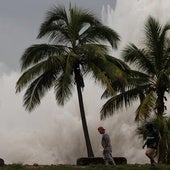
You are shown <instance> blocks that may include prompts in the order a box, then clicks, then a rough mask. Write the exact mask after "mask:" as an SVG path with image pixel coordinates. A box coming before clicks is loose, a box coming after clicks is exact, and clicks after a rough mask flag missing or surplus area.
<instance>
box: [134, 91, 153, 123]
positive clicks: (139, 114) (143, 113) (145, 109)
mask: <svg viewBox="0 0 170 170" xmlns="http://www.w3.org/2000/svg"><path fill="white" fill-rule="evenodd" d="M155 104H156V96H155V92H154V91H150V93H149V94H148V95H146V96H145V98H144V99H143V101H142V102H141V104H140V105H139V107H138V108H137V110H136V117H135V121H141V120H146V119H148V118H149V117H150V115H151V112H153V110H154V108H155Z"/></svg>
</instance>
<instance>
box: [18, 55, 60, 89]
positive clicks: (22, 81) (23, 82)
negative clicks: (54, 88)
mask: <svg viewBox="0 0 170 170" xmlns="http://www.w3.org/2000/svg"><path fill="white" fill-rule="evenodd" d="M60 58H61V57H60V56H51V57H49V58H48V59H47V60H44V61H42V62H40V63H38V64H36V65H34V66H32V67H31V68H29V69H27V70H26V71H25V72H24V73H23V74H22V75H21V76H20V78H19V79H18V81H17V83H16V92H20V91H21V90H22V89H23V88H24V87H25V86H27V85H28V84H29V83H30V82H32V81H33V80H34V79H35V78H36V77H38V76H40V75H41V74H43V73H45V72H49V71H51V73H54V74H58V73H59V71H60V70H61V66H62V60H61V59H60Z"/></svg>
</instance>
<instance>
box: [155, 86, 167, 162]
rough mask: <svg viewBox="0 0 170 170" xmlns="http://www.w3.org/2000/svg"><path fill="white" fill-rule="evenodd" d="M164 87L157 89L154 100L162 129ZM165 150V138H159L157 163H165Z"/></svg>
mask: <svg viewBox="0 0 170 170" xmlns="http://www.w3.org/2000/svg"><path fill="white" fill-rule="evenodd" d="M165 90H166V88H164V87H160V88H159V89H158V90H157V95H158V98H157V101H156V106H157V116H158V118H160V119H161V120H162V128H163V129H164V128H165V126H164V121H165V120H164V111H165V104H164V94H165ZM167 151H168V147H167V144H166V140H165V139H163V138H161V139H160V141H159V155H158V162H159V163H167Z"/></svg>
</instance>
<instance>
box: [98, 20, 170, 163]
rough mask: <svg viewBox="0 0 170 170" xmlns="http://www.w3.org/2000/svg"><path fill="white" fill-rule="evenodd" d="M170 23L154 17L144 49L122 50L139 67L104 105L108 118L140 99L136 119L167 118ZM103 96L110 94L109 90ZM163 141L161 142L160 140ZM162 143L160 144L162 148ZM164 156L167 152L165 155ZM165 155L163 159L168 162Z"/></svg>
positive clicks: (169, 81) (103, 116) (105, 115)
mask: <svg viewBox="0 0 170 170" xmlns="http://www.w3.org/2000/svg"><path fill="white" fill-rule="evenodd" d="M169 29H170V23H167V24H165V25H164V26H162V25H161V24H160V23H159V22H158V21H157V20H155V19H154V18H153V17H149V18H148V20H147V22H146V24H145V41H144V44H143V45H142V48H138V47H137V46H135V45H134V44H129V45H128V46H127V47H126V48H125V49H124V50H123V52H122V57H123V60H124V61H125V62H127V63H130V64H132V66H135V67H136V70H131V71H129V74H128V84H127V86H126V87H125V88H123V89H120V88H117V85H114V84H113V87H114V88H115V90H117V92H118V93H117V95H114V96H111V95H109V96H110V99H109V100H108V101H107V102H106V103H105V104H104V105H103V107H102V110H101V117H102V118H105V117H107V116H110V115H112V114H113V113H114V111H115V110H117V109H120V108H121V107H122V106H125V107H128V106H130V105H131V104H132V103H133V102H134V101H136V100H137V99H139V100H140V104H139V107H138V108H137V110H136V118H135V120H136V121H142V120H147V119H148V118H150V116H151V115H152V114H155V115H156V116H157V117H158V118H160V119H163V118H164V116H165V110H166V106H165V103H164V101H165V100H167V99H166V97H165V94H166V92H169V89H170V77H169V76H170V39H169V38H168V37H167V32H168V30H169ZM103 96H106V97H108V95H107V93H106V92H105V93H104V94H103ZM160 143H161V142H160ZM161 147H162V145H160V151H163V149H162V150H161ZM161 155H163V154H161ZM164 158H165V155H164V156H163V157H162V158H160V159H159V160H160V161H162V162H165V159H164Z"/></svg>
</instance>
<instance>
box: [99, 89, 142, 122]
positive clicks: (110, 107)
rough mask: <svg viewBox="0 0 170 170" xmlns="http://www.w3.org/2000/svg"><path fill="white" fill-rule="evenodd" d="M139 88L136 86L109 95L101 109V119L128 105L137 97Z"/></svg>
mask: <svg viewBox="0 0 170 170" xmlns="http://www.w3.org/2000/svg"><path fill="white" fill-rule="evenodd" d="M140 92H141V90H139V89H138V88H136V89H131V90H129V91H125V92H122V93H120V94H118V95H116V96H113V97H111V98H110V99H109V100H108V101H107V102H106V103H105V104H104V105H103V106H102V109H101V111H100V112H101V119H105V118H106V117H109V116H111V115H113V114H114V113H115V111H116V110H119V109H121V108H123V107H127V106H130V105H131V104H132V103H133V102H134V101H135V100H136V99H138V97H139V94H140Z"/></svg>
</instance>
